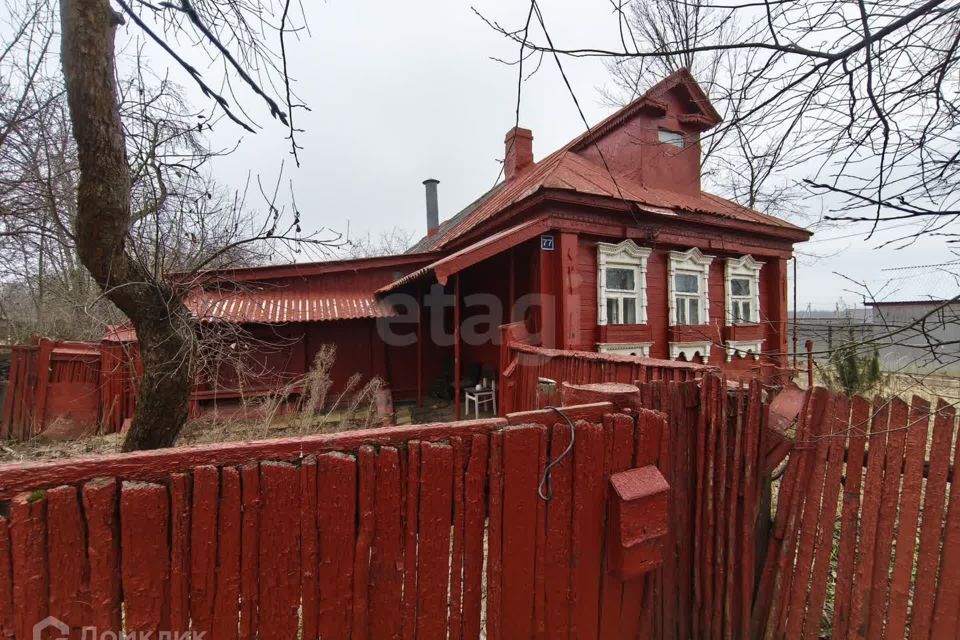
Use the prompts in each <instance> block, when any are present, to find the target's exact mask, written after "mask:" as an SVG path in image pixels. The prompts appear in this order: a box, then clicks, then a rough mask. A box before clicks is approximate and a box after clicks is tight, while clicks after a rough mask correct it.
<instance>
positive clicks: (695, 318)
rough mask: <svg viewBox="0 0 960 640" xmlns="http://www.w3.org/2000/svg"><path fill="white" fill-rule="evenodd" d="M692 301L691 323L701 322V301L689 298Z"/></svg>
mask: <svg viewBox="0 0 960 640" xmlns="http://www.w3.org/2000/svg"><path fill="white" fill-rule="evenodd" d="M687 302H689V303H690V324H700V301H699V300H694V299H692V298H691V299H689V300H687Z"/></svg>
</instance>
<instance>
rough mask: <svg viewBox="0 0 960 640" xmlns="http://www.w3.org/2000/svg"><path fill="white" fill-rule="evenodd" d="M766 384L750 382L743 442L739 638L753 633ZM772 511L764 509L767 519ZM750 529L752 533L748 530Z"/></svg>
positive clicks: (765, 414) (764, 515)
mask: <svg viewBox="0 0 960 640" xmlns="http://www.w3.org/2000/svg"><path fill="white" fill-rule="evenodd" d="M763 394H764V389H763V385H762V384H761V383H760V381H758V380H754V381H753V382H752V383H751V384H750V390H749V395H748V398H747V417H746V424H745V427H744V428H745V433H744V442H745V445H744V446H745V451H744V460H743V476H744V488H743V495H744V503H743V519H742V524H741V526H742V531H743V532H744V535H743V536H742V537H741V547H740V554H739V557H740V576H741V582H740V593H739V597H740V629H741V631H740V638H741V639H742V640H747V639H748V638H749V637H750V622H751V618H752V613H753V598H754V579H755V570H754V567H756V558H757V537H758V536H757V535H755V534H758V532H759V526H760V522H759V517H760V492H761V491H762V490H763V489H762V487H761V482H762V476H761V449H760V441H761V433H762V431H763V429H764V428H765V427H766V425H767V421H766V417H767V412H768V410H769V405H764V404H763V402H762V399H763ZM768 516H769V514H767V513H764V514H763V516H762V517H763V518H764V520H766V519H767V518H768ZM747 532H749V534H747Z"/></svg>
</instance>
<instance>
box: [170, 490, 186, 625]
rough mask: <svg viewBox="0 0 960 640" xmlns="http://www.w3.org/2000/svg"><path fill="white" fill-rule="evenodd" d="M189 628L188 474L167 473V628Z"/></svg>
mask: <svg viewBox="0 0 960 640" xmlns="http://www.w3.org/2000/svg"><path fill="white" fill-rule="evenodd" d="M189 630H190V476H189V475H188V474H185V473H175V474H173V475H172V476H171V477H170V631H172V632H174V633H175V634H180V635H182V634H183V633H185V632H187V631H189Z"/></svg>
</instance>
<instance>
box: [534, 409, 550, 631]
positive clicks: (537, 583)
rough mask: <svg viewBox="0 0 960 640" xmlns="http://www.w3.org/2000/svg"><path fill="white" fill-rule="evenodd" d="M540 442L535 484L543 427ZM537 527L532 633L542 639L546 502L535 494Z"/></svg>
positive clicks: (543, 452) (543, 462)
mask: <svg viewBox="0 0 960 640" xmlns="http://www.w3.org/2000/svg"><path fill="white" fill-rule="evenodd" d="M539 431H540V440H539V445H540V446H539V447H537V482H538V486H539V481H540V479H541V478H542V477H543V473H544V469H545V468H546V466H547V449H548V448H549V446H550V443H549V438H548V428H547V427H546V426H543V427H541V428H540V429H539ZM536 505H537V509H536V516H537V526H536V535H535V536H534V540H535V544H536V551H535V553H534V566H533V633H534V635H535V636H536V637H538V638H542V637H543V636H544V635H545V634H546V632H547V621H546V611H547V582H546V574H545V572H544V568H545V567H546V566H547V501H546V500H542V499H540V497H539V490H538V492H537V500H536Z"/></svg>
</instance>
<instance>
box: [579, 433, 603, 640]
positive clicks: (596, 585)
mask: <svg viewBox="0 0 960 640" xmlns="http://www.w3.org/2000/svg"><path fill="white" fill-rule="evenodd" d="M573 452H574V457H573V468H574V486H573V531H572V538H573V549H574V553H576V554H577V555H578V558H577V561H576V562H575V563H574V567H573V576H572V587H573V588H572V604H573V609H574V614H573V618H572V620H571V634H573V635H576V636H577V637H584V638H594V637H597V634H598V632H599V624H600V611H599V600H600V568H601V561H602V555H603V511H602V510H601V508H602V504H603V495H604V483H603V455H604V442H603V428H602V427H601V426H600V425H597V424H590V423H587V422H577V424H576V438H575V442H574V449H573Z"/></svg>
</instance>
